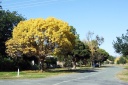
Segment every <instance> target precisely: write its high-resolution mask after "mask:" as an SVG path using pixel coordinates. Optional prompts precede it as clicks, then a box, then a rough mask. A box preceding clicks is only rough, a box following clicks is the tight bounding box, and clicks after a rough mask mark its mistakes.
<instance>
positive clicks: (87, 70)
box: [47, 69, 97, 73]
mask: <svg viewBox="0 0 128 85" xmlns="http://www.w3.org/2000/svg"><path fill="white" fill-rule="evenodd" d="M47 72H52V73H90V72H97V71H96V70H95V69H58V70H54V69H52V70H51V69H49V70H47Z"/></svg>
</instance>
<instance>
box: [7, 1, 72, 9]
mask: <svg viewBox="0 0 128 85" xmlns="http://www.w3.org/2000/svg"><path fill="white" fill-rule="evenodd" d="M57 1H61V2H67V1H73V0H45V1H40V2H35V1H34V2H33V3H29V2H32V0H29V1H24V2H17V3H12V4H13V6H6V7H5V9H7V8H9V9H20V8H28V7H35V6H41V5H42V4H43V5H48V4H53V3H55V2H57ZM21 3H22V4H21ZM12 4H11V5H12ZM15 4H16V5H15ZM19 4H20V5H19Z"/></svg>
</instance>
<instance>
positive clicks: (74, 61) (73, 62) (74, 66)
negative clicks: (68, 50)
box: [72, 58, 76, 69]
mask: <svg viewBox="0 0 128 85" xmlns="http://www.w3.org/2000/svg"><path fill="white" fill-rule="evenodd" d="M72 66H73V67H72V69H76V58H74V59H73V61H72Z"/></svg>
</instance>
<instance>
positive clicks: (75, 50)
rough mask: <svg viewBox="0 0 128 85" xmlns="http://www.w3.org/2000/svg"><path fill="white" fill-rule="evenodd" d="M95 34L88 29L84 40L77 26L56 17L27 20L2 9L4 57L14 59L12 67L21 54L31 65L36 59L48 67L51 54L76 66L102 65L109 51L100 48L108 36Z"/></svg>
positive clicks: (1, 50) (0, 32)
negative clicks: (45, 63) (80, 37)
mask: <svg viewBox="0 0 128 85" xmlns="http://www.w3.org/2000/svg"><path fill="white" fill-rule="evenodd" d="M93 37H94V33H92V32H88V34H87V38H86V40H84V41H81V40H80V39H79V35H78V34H77V32H76V29H75V28H74V27H73V26H69V25H68V23H67V22H64V21H62V20H59V19H56V18H54V17H49V18H47V19H43V18H37V19H30V20H26V19H25V18H24V17H23V16H22V15H20V14H18V13H17V12H10V11H5V10H0V41H1V42H0V46H1V48H0V56H1V58H0V59H1V62H3V61H4V60H10V61H11V63H12V66H17V65H18V62H17V60H18V57H22V61H21V63H22V62H23V64H21V65H25V66H26V67H28V66H30V63H29V61H31V60H35V61H36V63H37V64H40V63H41V65H42V66H41V68H42V70H44V69H43V67H44V61H45V60H46V57H47V56H49V55H53V56H56V57H57V58H59V57H63V61H65V60H67V61H69V62H70V63H72V66H73V69H75V68H76V63H78V62H79V61H82V62H83V63H84V64H86V63H87V62H89V63H90V64H91V66H94V65H95V64H96V63H99V65H100V64H101V63H102V62H103V61H105V60H106V59H107V58H108V56H109V54H108V53H107V52H106V51H105V50H104V49H101V48H99V46H100V45H101V44H102V43H103V42H104V38H102V37H99V36H98V35H97V36H95V38H94V39H93ZM6 53H7V54H6ZM8 56H11V57H8ZM69 57H70V59H69ZM4 63H6V62H4ZM10 65H11V64H10ZM27 65H28V66H27ZM1 66H2V64H1ZM1 66H0V67H1ZM2 68H3V67H2ZM2 68H0V69H1V70H2ZM14 68H15V67H14ZM25 69H26V68H25ZM27 69H28V68H27Z"/></svg>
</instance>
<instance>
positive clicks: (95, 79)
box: [0, 66, 128, 85]
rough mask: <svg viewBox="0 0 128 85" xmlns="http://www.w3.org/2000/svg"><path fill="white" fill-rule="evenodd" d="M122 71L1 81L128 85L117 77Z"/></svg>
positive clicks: (13, 84) (3, 84) (0, 83)
mask: <svg viewBox="0 0 128 85" xmlns="http://www.w3.org/2000/svg"><path fill="white" fill-rule="evenodd" d="M121 70H123V68H121V67H114V66H112V67H107V68H103V69H102V70H92V71H91V70H86V71H82V72H78V73H73V74H66V75H61V76H55V77H51V78H40V79H16V80H0V85H128V82H123V81H120V80H119V79H117V78H116V77H115V74H116V73H118V72H119V71H121Z"/></svg>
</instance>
